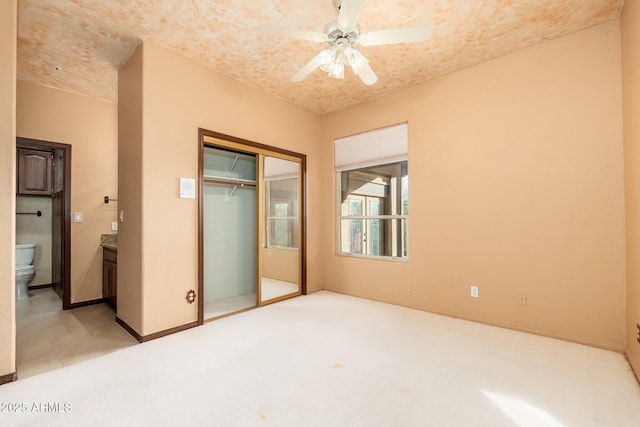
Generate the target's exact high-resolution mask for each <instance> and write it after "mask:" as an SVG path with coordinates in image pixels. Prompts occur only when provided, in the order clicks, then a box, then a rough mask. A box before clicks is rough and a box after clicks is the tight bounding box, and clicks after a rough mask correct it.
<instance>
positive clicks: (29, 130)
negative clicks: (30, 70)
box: [17, 81, 118, 303]
mask: <svg viewBox="0 0 640 427" xmlns="http://www.w3.org/2000/svg"><path fill="white" fill-rule="evenodd" d="M117 126H118V122H117V105H116V104H114V103H112V102H106V101H100V100H97V99H93V98H89V97H86V96H80V95H75V94H72V93H69V92H64V91H60V90H56V89H51V88H48V87H45V86H40V85H38V84H34V83H31V82H25V81H18V92H17V134H18V136H20V137H24V138H33V139H39V140H44V141H52V142H59V143H63V144H70V145H71V146H72V148H71V162H72V164H71V210H72V211H73V212H82V213H83V217H84V218H83V219H84V221H83V222H82V223H72V224H71V302H72V303H75V302H80V301H87V300H92V299H97V298H102V251H101V248H100V235H101V234H103V233H111V222H112V221H115V220H116V209H117V206H116V205H114V204H108V205H105V204H104V202H103V198H104V196H105V195H109V196H111V197H114V198H115V197H116V196H117V187H116V183H117V168H118V165H117V148H118V147H117Z"/></svg>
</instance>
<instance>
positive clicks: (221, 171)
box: [198, 130, 306, 323]
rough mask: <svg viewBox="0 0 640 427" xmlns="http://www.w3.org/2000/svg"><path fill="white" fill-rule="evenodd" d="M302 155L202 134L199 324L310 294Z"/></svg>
mask: <svg viewBox="0 0 640 427" xmlns="http://www.w3.org/2000/svg"><path fill="white" fill-rule="evenodd" d="M304 168H305V156H304V155H302V154H299V153H294V152H290V151H287V150H282V149H278V148H275V147H269V146H266V145H263V144H259V143H255V142H251V141H246V140H241V139H238V138H234V137H230V136H228V135H222V134H218V133H214V132H210V131H206V130H200V177H199V181H200V182H199V187H200V191H199V194H200V201H199V203H200V206H199V207H200V209H199V210H200V213H199V234H200V235H199V242H200V256H199V282H200V283H199V295H200V297H199V298H198V301H199V307H198V308H199V316H198V317H199V322H200V323H203V322H204V321H207V320H212V319H216V318H220V317H224V316H228V315H230V314H234V313H238V312H241V311H244V310H248V309H251V308H254V307H258V306H262V305H266V304H270V303H273V302H277V301H281V300H283V299H288V298H292V297H295V296H298V295H301V294H303V293H306V289H305V267H304V266H305V258H304V235H305V232H304V215H303V207H304V194H303V189H304Z"/></svg>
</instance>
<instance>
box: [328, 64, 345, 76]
mask: <svg viewBox="0 0 640 427" xmlns="http://www.w3.org/2000/svg"><path fill="white" fill-rule="evenodd" d="M329 77H333V78H334V79H344V64H343V63H342V62H340V61H334V62H332V63H331V65H330V66H329Z"/></svg>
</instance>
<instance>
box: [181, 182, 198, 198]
mask: <svg viewBox="0 0 640 427" xmlns="http://www.w3.org/2000/svg"><path fill="white" fill-rule="evenodd" d="M180 198H181V199H195V198H196V180H195V179H193V178H180Z"/></svg>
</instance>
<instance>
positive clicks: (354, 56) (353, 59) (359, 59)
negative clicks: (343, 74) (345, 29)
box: [344, 46, 369, 74]
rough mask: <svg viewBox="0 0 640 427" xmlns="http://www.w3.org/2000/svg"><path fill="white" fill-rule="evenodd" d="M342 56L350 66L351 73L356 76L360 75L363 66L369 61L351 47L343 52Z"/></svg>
mask: <svg viewBox="0 0 640 427" xmlns="http://www.w3.org/2000/svg"><path fill="white" fill-rule="evenodd" d="M344 56H345V58H346V60H347V64H348V65H350V66H351V68H352V69H353V72H354V73H356V74H360V72H361V71H362V70H363V68H364V67H365V65H366V64H368V63H369V60H368V59H367V58H365V57H364V55H363V54H361V53H360V52H358V51H357V50H356V49H354V48H353V47H351V46H349V47H347V48H346V49H345V50H344Z"/></svg>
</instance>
